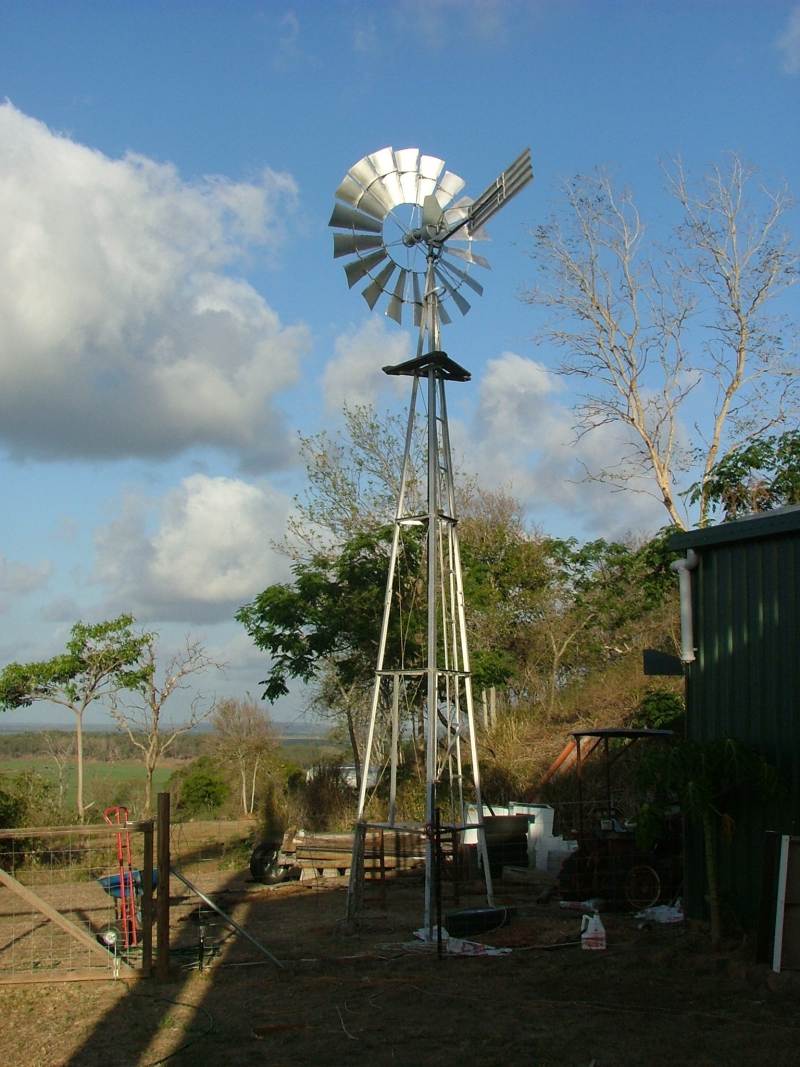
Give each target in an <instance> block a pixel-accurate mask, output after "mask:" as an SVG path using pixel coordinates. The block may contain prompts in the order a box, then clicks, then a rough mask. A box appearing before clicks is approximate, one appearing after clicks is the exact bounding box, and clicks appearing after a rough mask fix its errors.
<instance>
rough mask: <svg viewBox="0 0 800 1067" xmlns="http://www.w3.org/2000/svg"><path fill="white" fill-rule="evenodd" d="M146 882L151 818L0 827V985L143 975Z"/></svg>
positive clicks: (146, 965)
mask: <svg viewBox="0 0 800 1067" xmlns="http://www.w3.org/2000/svg"><path fill="white" fill-rule="evenodd" d="M128 843H129V844H130V849H129V851H128V850H127V849H126V848H122V847H121V846H123V845H127V844H128ZM153 882H154V875H153V824H152V822H145V823H133V824H127V825H125V826H122V827H116V826H113V827H112V826H107V825H103V826H65V827H46V828H42V829H38V828H37V829H32V828H31V829H28V828H24V829H13V830H2V831H0V983H1V984H9V983H15V982H26V981H61V980H78V979H91V978H113V977H134V976H136V975H138V974H141V973H149V969H150V965H151V915H152V891H153Z"/></svg>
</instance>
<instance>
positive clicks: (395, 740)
mask: <svg viewBox="0 0 800 1067" xmlns="http://www.w3.org/2000/svg"><path fill="white" fill-rule="evenodd" d="M399 745H400V675H399V674H397V673H396V672H395V673H394V674H393V675H392V749H391V756H390V758H391V764H390V768H389V825H390V826H394V823H395V819H396V817H397V754H398V747H399Z"/></svg>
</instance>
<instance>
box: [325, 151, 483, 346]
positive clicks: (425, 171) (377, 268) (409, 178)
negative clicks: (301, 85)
mask: <svg viewBox="0 0 800 1067" xmlns="http://www.w3.org/2000/svg"><path fill="white" fill-rule="evenodd" d="M464 184H465V183H464V180H463V178H460V177H459V176H458V175H457V174H454V173H453V172H452V171H449V170H447V169H446V168H445V163H444V160H443V159H440V158H439V157H438V156H431V155H424V154H422V153H421V152H420V150H419V149H418V148H402V149H397V150H395V149H393V148H381V149H380V150H379V151H377V152H372V153H370V155H368V156H364V158H363V159H360V160H359V161H358V162H357V163H355V164H354V165H353V166H352V167H351V168H350V169H349V170H348V172H347V174H345V176H344V178H343V179H342V181H341V182H340V184H339V187H338V188H337V190H336V203H335V205H334V209H333V213H332V214H331V218H330V222H329V225H330V226H331V227H332V228H333V229H334V230H336V231H338V232H336V233H334V235H333V255H334V258H336V259H342V260H343V261H345V262H344V263H343V266H344V271H345V276H346V278H347V283H348V285H349V286H350V287H351V288H352V287H353V286H355V285H356V284H358V283H359V282H361V281H364V282H365V285H364V288H363V289H362V295H363V296H364V299H365V300H366V301H367V303H368V304H369V306H370V307H371V308H375V307H378V305H379V304H381V303H383V309H384V312H385V314H386V315H387V316H388V317H389V318H391V319H393V320H394V321H395V322H397V323H399V324H402V322H403V308H404V307H408V306H410V307H411V309H412V311H413V320H414V323H415V325H417V326H419V325H420V324H421V321H422V318H423V316H422V306H423V301H424V298H425V293H426V287H427V282H426V278H427V275H428V256H429V253H430V250H431V248H432V247H434V242H435V239H436V237H437V236H438V235H439V234H440V233H441V232H443V231H444V230H446V229H447V228H449V227H451V226H452V225H453V224H454V223H455V222H456V221H462V220H464V219H465V218H466V212H467V210H468V208H469V206H470V205H471V204H472V201H471V200H469V199H467V198H465V197H461V199H457V198H458V197H459V194H460V193H461V190H462V189H463V188H464ZM457 239H458V240H459V241H460V242H462V241H465V242H466V244H467V247H469V246H470V245H471V242H472V235H471V234H470V235H466V234H463V235H462V234H459V236H458V238H457ZM453 252H454V255H455V256H457V257H458V258H459V259H462V260H463V261H464V262H465V263H466V264H468V265H470V266H471V265H473V264H476V263H477V264H478V265H481V266H482V265H484V264H486V260H485V259H483V258H482V257H480V256H478V257H476V256H474V255H473V254H470V252H468V251H463V250H461V249H459V250H456V249H454V250H453ZM467 277H468V273H467V271H466V270H464V271H460V272H459V271H453V270H450V271H447V273H446V275H443V276H442V277H441V278H437V279H436V280H437V283H438V288H439V293H438V299H439V302H442V301H445V300H448V301H453V302H454V303H457V305H458V306H459V307H460V308H461V310H462V311H463V310H464V309H465V308H468V307H469V305H468V303H467V302H466V301H465V300H464V298H463V297H459V299H458V301H457V300H456V298H455V294H456V293H457V291H458V289H460V288H461V286H462V285H464V284H469V283H468V282H465V279H466V278H467ZM471 288H473V289H474V286H471ZM474 291H476V292H477V291H478V290H474ZM383 294H385V295H386V299H385V301H382V296H383ZM445 314H446V312H444V313H442V314H440V320H441V321H442V322H444V321H445ZM448 319H449V316H448Z"/></svg>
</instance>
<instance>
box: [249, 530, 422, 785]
mask: <svg viewBox="0 0 800 1067" xmlns="http://www.w3.org/2000/svg"><path fill="white" fill-rule="evenodd" d="M391 538H392V530H391V528H389V527H381V528H379V529H377V530H374V531H370V532H365V533H360V534H356V535H355V536H353V537H351V538H350V539H349V540H348V541H347V542H346V543H345V544H344V546H343V547H342V549H341V550H340V551H331V552H329V553H321V552H319V553H316V554H315V555H314V556H312V558H311V559H310V560H308V561H303V560H298V561H296V562H295V563H294V565H293V567H292V571H293V575H294V581H293V582H292V583H291V584H278V585H271V586H269V587H268V588H267V589H265V590H264V592H263V593H260V594H259V595H258V596H257V597H256V598H255V600H253V601H252V602H251V603H249V604H245V605H244V606H243V607H241V608H240V609H239V611H238V612H237V613H236V618H237V619H238V621H239V622H241V623H242V624H243V626H244V627H245V629H246V630H247V632H248V633H249V634H250V636H251V638H252V639H253V641H254V642H255V644H256V645H257V646H258V648H260V649H262V650H263V651H264V652H266V653H267V654H268V656H269V657H270V669H269V672H268V674H267V677H266V678H265V679H264V680H263V682H262V684H263V685H264V686H265V690H264V694H263V695H264V698H265V699H267V700H269V701H271V702H274V701H275V700H277V699H278V698H279V697H280V696H283V695H284V694H285V693H287V692H288V690H289V682H290V680H291V679H295V678H296V679H300V680H301V681H303V682H311V681H317V682H319V681H320V680H322V679H323V676H325V678H326V685H327V696H328V698H329V699H330V700H331V701H333V702H336V701H337V698H338V710H339V711H340V712H341V714H342V715H343V717H344V718H345V720H346V723H347V729H348V735H349V738H350V744H351V747H352V750H353V759H354V762H355V765H356V767H357V768H360V765H361V749H360V739H359V732H360V731H359V724H358V716H357V712H356V705H355V702H354V700H353V696H354V693H355V692H356V691H361V687H363V686H364V685H368V684H369V683H370V682H371V680H372V677H373V674H374V670H375V663H376V660H377V653H378V644H379V638H380V625H381V618H382V615H383V601H384V591H385V587H386V575H387V571H388V566H389V551H390V545H391ZM421 545H422V542H421V538H420V536H419V531H418V530H417V529H415V528H413V527H412V528H410V529H408V530H405V531H404V537H403V539H402V545H401V552H400V561H401V562H400V570H399V576H398V580H397V581H396V583H395V589H394V597H395V607H396V609H397V610H395V611H393V612H392V621H391V625H390V630H389V634H388V637H387V642H388V643H387V649H388V653H387V655H388V656H389V658H390V660H391V661H392V662H403V663H405V664H406V665H407V666H413V665H417V664H418V662H419V656H420V647H421V646H420V641H421V637H422V613H423V612H424V609H425V604H424V602H423V603H420V597H419V588H418V574H419V565H420V558H421ZM334 706H337V705H336V704H334Z"/></svg>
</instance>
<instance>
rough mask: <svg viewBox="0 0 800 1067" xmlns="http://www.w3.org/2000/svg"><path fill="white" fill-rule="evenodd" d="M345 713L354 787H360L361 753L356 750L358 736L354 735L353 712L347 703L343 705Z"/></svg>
mask: <svg viewBox="0 0 800 1067" xmlns="http://www.w3.org/2000/svg"><path fill="white" fill-rule="evenodd" d="M345 715H346V716H347V733H348V734H349V736H350V747H351V748H352V750H353V766H354V767H355V769H356V789H360V788H361V753H360V752H359V751H358V738H357V737H356V726H355V723H354V722H353V713H352V711H351V710H350V707H349V705H348V706H346V707H345Z"/></svg>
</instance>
